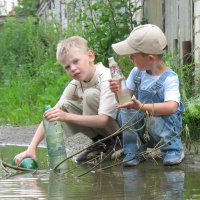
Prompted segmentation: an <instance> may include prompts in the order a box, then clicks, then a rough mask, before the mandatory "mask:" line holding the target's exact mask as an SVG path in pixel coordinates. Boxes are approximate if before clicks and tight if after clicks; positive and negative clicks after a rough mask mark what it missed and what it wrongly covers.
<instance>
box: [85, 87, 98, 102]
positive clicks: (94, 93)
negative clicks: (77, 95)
mask: <svg viewBox="0 0 200 200" xmlns="http://www.w3.org/2000/svg"><path fill="white" fill-rule="evenodd" d="M99 100H100V91H99V90H97V89H95V88H89V89H87V90H85V91H84V95H83V101H84V102H85V103H86V104H87V105H97V104H99Z"/></svg>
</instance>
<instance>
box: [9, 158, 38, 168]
mask: <svg viewBox="0 0 200 200" xmlns="http://www.w3.org/2000/svg"><path fill="white" fill-rule="evenodd" d="M12 165H15V166H16V156H15V157H14V159H13V161H12ZM19 167H21V168H26V169H37V168H38V164H37V162H36V161H35V160H33V159H32V158H30V157H27V158H24V159H23V160H22V161H21V163H20V164H19Z"/></svg>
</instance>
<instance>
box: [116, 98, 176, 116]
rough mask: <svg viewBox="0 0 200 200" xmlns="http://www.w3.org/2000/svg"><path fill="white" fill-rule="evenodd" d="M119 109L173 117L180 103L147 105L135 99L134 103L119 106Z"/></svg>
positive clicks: (167, 102)
mask: <svg viewBox="0 0 200 200" xmlns="http://www.w3.org/2000/svg"><path fill="white" fill-rule="evenodd" d="M117 107H118V108H128V109H131V108H134V109H136V110H139V111H141V112H148V113H152V114H153V115H171V114H173V113H175V112H176V111H177V109H178V103H177V102H175V101H166V102H162V103H147V104H142V103H141V102H140V101H138V100H137V99H135V98H133V99H132V102H128V103H126V104H123V105H118V106H117Z"/></svg>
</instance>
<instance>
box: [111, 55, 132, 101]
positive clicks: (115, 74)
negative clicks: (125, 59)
mask: <svg viewBox="0 0 200 200" xmlns="http://www.w3.org/2000/svg"><path fill="white" fill-rule="evenodd" d="M108 61H109V68H110V73H111V76H112V78H113V79H122V80H121V88H120V91H119V92H118V93H117V97H118V101H119V104H124V103H127V102H130V101H131V95H130V92H129V90H128V88H127V87H126V81H125V79H124V75H123V74H122V71H121V69H120V67H119V65H118V64H117V62H116V61H115V60H114V58H113V57H110V58H108Z"/></svg>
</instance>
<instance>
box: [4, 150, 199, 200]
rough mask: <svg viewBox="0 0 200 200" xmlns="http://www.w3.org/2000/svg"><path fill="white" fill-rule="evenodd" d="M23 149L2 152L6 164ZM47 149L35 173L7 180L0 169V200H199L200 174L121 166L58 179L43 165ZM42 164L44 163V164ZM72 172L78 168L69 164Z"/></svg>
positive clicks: (76, 172)
mask: <svg viewBox="0 0 200 200" xmlns="http://www.w3.org/2000/svg"><path fill="white" fill-rule="evenodd" d="M21 150H23V147H20V148H19V147H3V150H2V148H0V151H1V155H3V156H4V160H5V161H7V162H8V161H9V160H11V158H13V156H14V155H16V154H17V153H18V152H20V151H21ZM45 156H46V149H39V150H38V158H39V160H40V162H39V165H40V166H41V164H42V168H40V170H39V171H38V172H37V173H35V174H31V173H25V174H18V175H14V176H6V175H5V172H4V171H3V170H2V169H0V177H1V178H0V185H1V187H0V199H6V200H8V199H12V200H13V199H20V200H27V199H41V200H42V199H50V200H61V199H73V200H79V199H80V200H88V199H95V200H100V199H101V200H102V199H105V200H107V199H109V200H110V199H111V200H112V199H113V200H133V199H136V200H137V199H138V200H140V199H141V200H143V199H144V200H146V199H148V200H149V199H158V200H160V199H165V200H168V199H169V200H171V199H173V200H176V199H177V200H179V199H180V200H182V199H188V200H189V199H200V187H199V185H200V171H196V172H194V171H191V170H190V171H189V170H183V169H181V168H180V167H179V166H175V167H164V166H163V165H162V164H161V163H158V165H157V164H156V163H154V162H151V161H146V162H143V163H141V164H140V165H139V166H137V167H134V168H123V167H121V166H118V167H114V168H110V169H108V170H104V171H98V172H97V171H96V172H94V173H89V174H87V175H85V176H83V177H81V178H77V176H78V175H80V174H82V173H84V172H86V171H87V170H88V169H89V167H91V166H78V167H77V168H76V169H74V170H72V171H71V172H70V173H68V174H67V175H62V176H59V175H57V174H55V173H53V172H52V171H50V170H48V166H47V165H46V164H45V163H44V162H43V160H45V159H46V158H45V159H42V158H43V157H45ZM41 161H42V162H41ZM68 166H69V169H72V168H73V167H76V166H77V165H76V164H75V163H74V162H69V163H68Z"/></svg>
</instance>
